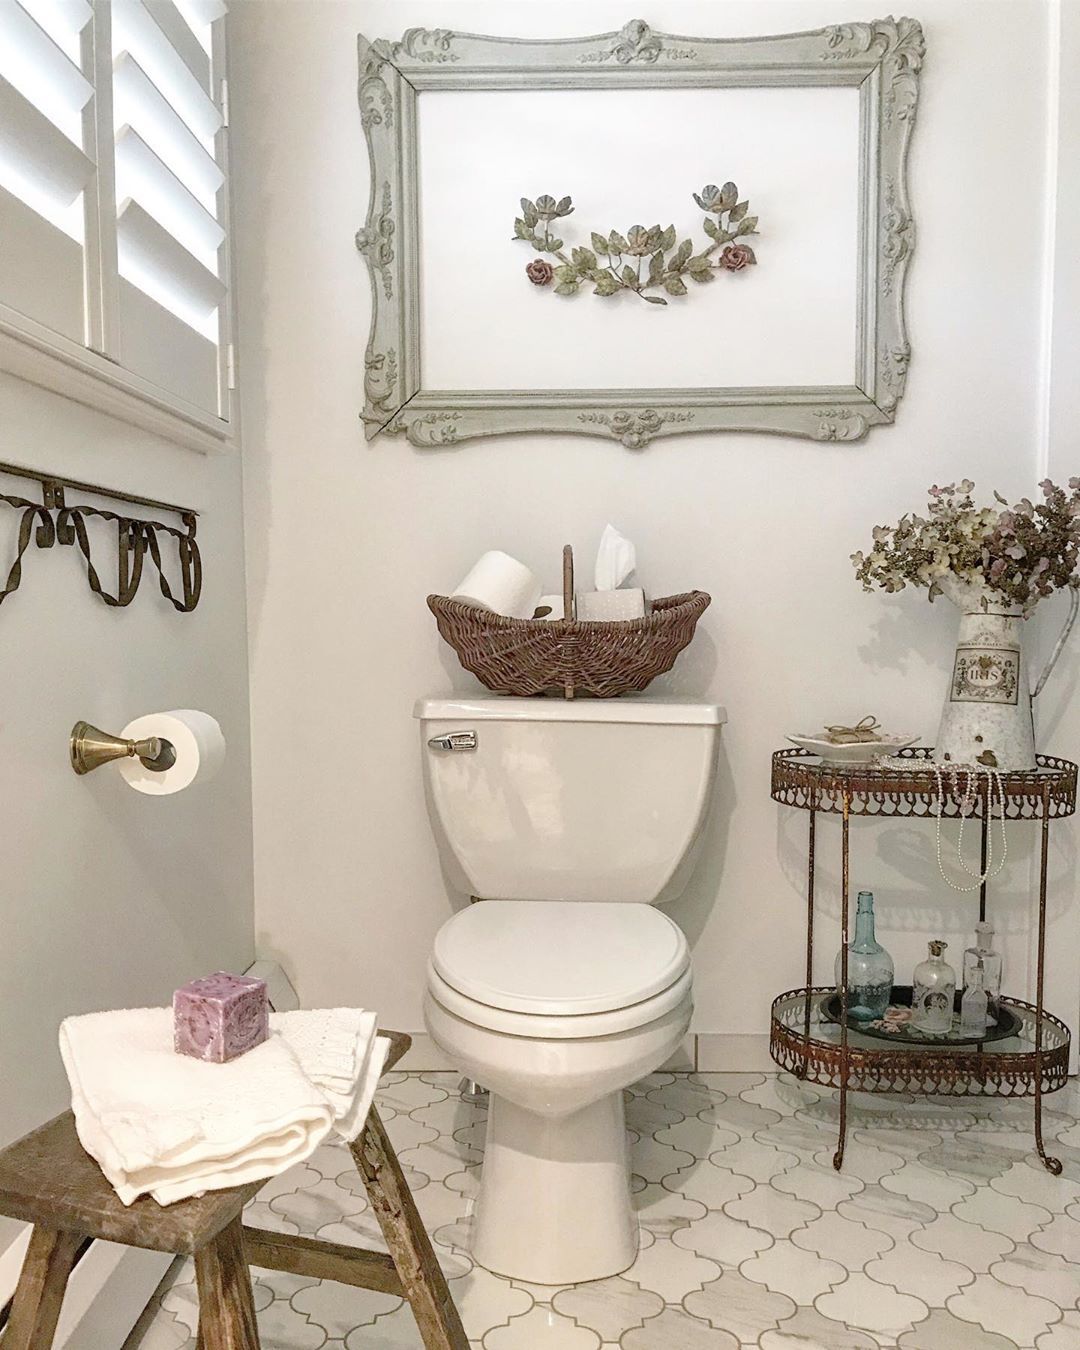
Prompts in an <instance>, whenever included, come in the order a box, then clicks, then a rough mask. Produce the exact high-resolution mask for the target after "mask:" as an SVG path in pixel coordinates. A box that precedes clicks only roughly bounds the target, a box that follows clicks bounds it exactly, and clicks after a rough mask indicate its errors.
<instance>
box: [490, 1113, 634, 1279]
mask: <svg viewBox="0 0 1080 1350" xmlns="http://www.w3.org/2000/svg"><path fill="white" fill-rule="evenodd" d="M473 1235H474V1236H473V1243H472V1255H473V1257H474V1259H475V1260H476V1261H477V1263H478V1264H479V1265H481V1266H483V1267H484V1268H485V1269H486V1270H490V1271H494V1272H495V1273H496V1274H498V1275H506V1276H509V1277H511V1278H513V1279H519V1280H527V1281H528V1282H529V1283H530V1284H571V1283H574V1284H577V1283H581V1282H582V1281H585V1280H602V1279H605V1278H606V1277H607V1276H609V1275H618V1274H620V1273H621V1272H622V1271H624V1270H626V1269H627V1268H628V1267H629V1266H631V1265H633V1263H634V1259H635V1257H636V1256H637V1249H638V1225H637V1218H636V1216H635V1213H634V1208H633V1202H632V1199H631V1193H630V1152H629V1146H628V1143H627V1138H626V1119H625V1112H624V1108H623V1095H622V1092H612V1093H610V1094H609V1095H608V1096H606V1097H602V1098H601V1099H600V1100H599V1101H598V1102H594V1103H593V1104H592V1105H590V1106H586V1107H583V1108H582V1109H581V1110H579V1111H575V1112H573V1113H572V1114H571V1115H565V1116H558V1117H555V1118H552V1117H550V1116H542V1115H538V1114H536V1112H534V1111H526V1110H524V1109H522V1108H521V1107H520V1106H515V1105H514V1103H513V1102H510V1101H508V1100H507V1099H506V1098H505V1097H500V1096H498V1095H497V1094H496V1093H495V1092H492V1093H491V1098H490V1107H489V1115H488V1126H487V1141H486V1143H485V1146H484V1167H483V1176H482V1180H481V1187H480V1196H479V1199H478V1201H477V1206H476V1213H475V1214H474V1217H473Z"/></svg>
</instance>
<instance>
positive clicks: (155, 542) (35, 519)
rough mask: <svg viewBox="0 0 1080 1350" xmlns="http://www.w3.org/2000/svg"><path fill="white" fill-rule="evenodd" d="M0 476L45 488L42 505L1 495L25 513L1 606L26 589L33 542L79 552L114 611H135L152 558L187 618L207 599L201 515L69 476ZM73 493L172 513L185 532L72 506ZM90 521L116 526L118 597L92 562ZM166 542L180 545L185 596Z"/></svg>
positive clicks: (17, 468) (18, 469)
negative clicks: (166, 557) (165, 555)
mask: <svg viewBox="0 0 1080 1350" xmlns="http://www.w3.org/2000/svg"><path fill="white" fill-rule="evenodd" d="M0 473H2V474H12V475H14V476H15V477H17V478H29V479H32V480H33V481H34V482H36V483H38V484H39V486H40V488H41V501H40V502H32V501H29V500H28V499H27V498H25V497H20V496H17V495H12V494H10V493H6V492H0V504H2V505H5V506H10V507H12V508H13V509H14V510H16V511H20V512H21V513H22V515H21V519H20V521H19V535H18V544H17V550H16V555H15V561H14V562H13V563H12V565H11V569H10V571H9V572H8V576H7V582H6V584H5V585H4V588H3V589H2V590H0V604H3V602H4V601H5V600H6V599H7V597H8V596H9V595H11V593H12V592H13V591H17V590H18V589H19V586H20V585H21V583H22V565H23V556H24V554H25V553H26V551H27V549H28V548H29V547H30V543H31V540H32V541H33V542H34V543H35V544H36V545H37V547H38V548H52V546H53V545H54V544H62V545H75V546H77V547H78V549H79V552H80V553H81V554H82V555H83V559H84V561H85V563H86V579H87V582H88V584H89V586H90V589H91V590H92V591H93V592H94V594H95V595H97V596H99V597H100V598H101V599H102V600H103V601H104V602H105V604H107V605H111V606H113V607H114V608H121V609H122V608H123V607H124V606H126V605H130V604H131V602H132V600H133V599H134V598H135V593H136V591H138V589H139V583H140V582H141V581H142V576H143V563H144V562H145V560H146V557H147V555H149V558H150V561H151V563H152V564H153V567H154V569H155V570H156V572H157V577H158V588H159V590H160V591H161V594H162V595H163V596H164V597H165V599H166V600H168V601H169V603H170V604H171V605H172V606H173V608H174V609H176V610H178V611H179V612H180V613H182V614H188V613H190V612H191V611H192V610H193V609H194V608H195V606H196V605H197V604H198V603H199V597H200V595H201V594H202V557H201V555H200V553H199V545H198V543H197V542H196V540H195V525H196V518H197V516H198V512H197V511H194V510H192V509H191V508H190V507H187V506H176V505H174V504H173V503H172V502H162V501H157V500H155V499H154V498H152V497H138V496H135V495H134V494H133V493H129V492H117V491H115V490H114V489H112V488H106V487H101V486H100V485H98V484H96V483H83V482H80V481H79V480H78V479H76V478H68V477H66V476H65V475H63V474H55V473H47V472H45V471H44V470H39V469H27V468H23V467H22V466H21V465H17V464H6V463H3V462H0ZM69 491H70V492H79V493H83V492H86V493H90V494H92V495H93V496H95V497H107V498H109V499H110V500H112V501H116V502H125V503H127V504H129V505H132V506H141V507H150V508H151V509H153V510H156V511H166V512H169V513H171V514H173V515H177V516H179V517H180V521H181V525H182V528H178V527H177V526H175V525H166V524H165V523H164V522H163V521H160V520H148V519H145V518H143V517H141V516H134V515H128V514H122V513H121V512H118V511H108V510H103V509H102V508H100V507H96V506H88V505H86V504H84V503H78V504H76V503H73V502H69V501H68V499H67V494H68V492H69ZM88 518H89V519H97V520H104V521H108V522H109V523H110V524H115V526H116V577H117V582H116V593H115V594H112V593H110V592H109V591H107V590H106V589H105V587H104V586H103V585H102V583H101V579H100V577H99V576H98V571H97V568H96V567H95V566H94V562H93V559H92V558H91V546H90V535H89V532H88V530H87V528H86V522H87V519H88ZM162 536H166V537H171V538H173V539H175V540H176V545H177V552H178V554H179V560H180V587H179V589H180V594H179V595H177V594H175V593H174V591H173V587H172V585H171V584H170V582H169V580H168V578H167V577H166V575H165V571H164V568H163V566H162V561H161V557H162V554H161V537H162Z"/></svg>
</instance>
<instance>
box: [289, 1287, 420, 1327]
mask: <svg viewBox="0 0 1080 1350" xmlns="http://www.w3.org/2000/svg"><path fill="white" fill-rule="evenodd" d="M403 1302H404V1300H403V1299H401V1298H398V1297H396V1296H395V1295H393V1294H379V1293H376V1292H375V1291H374V1290H370V1289H352V1288H350V1287H349V1286H348V1285H344V1284H335V1283H333V1282H332V1281H331V1280H322V1281H319V1282H318V1283H314V1284H309V1285H307V1286H306V1287H305V1288H302V1289H299V1290H297V1292H296V1293H294V1294H293V1295H292V1297H291V1298H290V1299H289V1305H290V1307H291V1308H292V1310H293V1312H295V1313H296V1314H297V1315H298V1317H301V1318H306V1319H307V1320H308V1322H310V1323H311V1324H312V1325H314V1326H318V1327H321V1328H322V1330H323V1331H325V1333H326V1335H327V1336H328V1337H330V1338H331V1339H332V1340H333V1339H335V1338H336V1339H338V1340H343V1339H344V1338H345V1337H346V1336H347V1335H348V1334H349V1332H350V1331H351V1330H352V1329H353V1327H359V1326H370V1325H371V1323H373V1322H374V1321H375V1319H376V1318H378V1317H383V1316H385V1315H386V1314H387V1313H392V1312H394V1311H395V1310H396V1309H398V1308H400V1307H401V1305H402V1303H403Z"/></svg>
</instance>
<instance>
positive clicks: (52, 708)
mask: <svg viewBox="0 0 1080 1350" xmlns="http://www.w3.org/2000/svg"><path fill="white" fill-rule="evenodd" d="M0 460H6V461H11V462H15V463H19V464H23V465H27V466H30V467H34V468H43V469H47V470H52V471H53V472H56V473H61V474H66V475H68V476H70V477H74V478H79V479H82V480H83V481H87V482H91V483H99V484H101V485H103V486H107V487H113V488H117V489H120V490H125V489H126V490H127V491H129V492H133V493H136V494H139V495H143V496H150V497H155V498H158V499H161V500H165V501H173V502H177V503H179V504H182V505H188V506H192V507H194V508H195V509H197V510H198V511H200V512H201V513H202V514H201V515H200V518H199V524H198V538H199V542H200V547H201V549H202V554H203V562H204V567H205V587H204V592H203V599H202V601H201V603H200V604H199V606H198V608H197V609H196V610H195V611H194V613H192V614H177V613H176V612H175V611H174V610H173V608H172V606H171V605H169V604H168V603H167V602H166V601H165V600H164V599H163V597H162V596H161V595H160V594H159V592H158V590H157V586H156V577H155V575H154V574H153V573H152V572H151V571H150V568H149V562H148V563H147V573H146V575H145V576H144V580H143V584H142V587H141V589H140V591H139V593H138V595H137V596H136V597H135V599H134V601H133V602H132V604H131V605H130V606H129V607H128V608H126V609H121V610H117V609H111V608H109V607H108V606H106V605H105V604H103V603H102V601H101V600H99V599H98V598H97V597H96V596H94V595H92V594H91V593H90V591H89V589H88V587H87V584H86V578H85V573H84V572H83V571H82V570H81V557H80V555H78V553H77V551H76V550H75V549H74V548H61V547H58V546H56V547H54V548H53V549H52V550H50V551H41V550H38V549H37V548H35V547H31V549H30V550H29V552H28V554H27V555H26V557H25V558H24V563H23V582H22V586H21V588H20V589H19V590H18V591H17V592H15V594H14V595H11V596H9V597H8V598H7V599H6V600H5V601H4V603H3V605H0V653H2V654H0V691H2V694H0V775H2V784H3V790H2V800H3V837H4V845H3V867H4V871H3V883H2V885H0V1010H2V1014H0V1082H3V1084H4V1091H3V1094H2V1095H0V1145H3V1144H6V1143H8V1142H10V1141H11V1140H12V1139H14V1138H16V1137H17V1136H19V1135H20V1134H22V1133H24V1132H25V1131H26V1130H28V1129H30V1128H32V1127H33V1126H35V1125H38V1124H40V1123H41V1122H42V1121H44V1120H46V1119H48V1117H49V1116H51V1115H54V1114H55V1113H56V1112H58V1111H61V1110H63V1109H64V1107H65V1106H67V1105H68V1102H69V1095H68V1089H67V1081H66V1079H65V1077H64V1071H63V1067H62V1066H61V1063H60V1057H59V1054H58V1052H57V1048H56V1031H57V1025H58V1023H59V1022H60V1019H61V1018H63V1017H65V1016H67V1015H68V1014H70V1013H81V1012H88V1011H92V1010H95V1009H99V1008H109V1007H131V1006H135V1007H138V1006H141V1005H145V1004H151V1003H154V1004H160V1003H164V1002H167V1001H168V999H169V998H170V996H171V994H172V991H173V989H174V988H175V987H176V986H177V985H178V984H180V983H182V982H183V981H185V980H187V979H190V978H192V977H193V976H195V975H201V974H205V973H206V971H208V970H214V969H217V968H219V967H222V966H224V967H226V968H231V969H239V970H242V969H244V968H245V966H246V965H248V964H249V963H250V960H251V957H252V953H253V942H252V917H251V915H252V880H251V807H250V782H251V776H250V755H249V731H248V696H247V650H246V631H245V614H244V554H243V535H242V529H241V493H240V460H239V456H238V455H237V454H232V455H230V456H217V457H206V456H204V455H200V454H196V453H194V452H192V451H190V450H181V449H178V448H175V447H170V446H168V445H166V444H164V443H163V442H161V441H159V440H156V439H155V438H154V437H152V436H150V435H149V434H146V433H143V432H139V431H136V430H134V429H132V428H128V427H125V426H123V425H121V424H119V423H117V422H115V421H113V420H111V419H110V418H108V417H105V416H104V415H101V414H98V413H95V412H91V411H90V410H88V409H86V408H83V407H81V406H79V405H78V404H75V403H71V402H69V401H67V400H66V399H62V398H60V397H58V396H56V395H54V394H50V393H47V392H46V391H45V390H43V389H39V388H36V387H34V386H32V385H27V384H23V383H22V382H21V381H19V380H16V379H15V378H13V377H11V376H7V375H0ZM0 483H2V487H0V491H3V492H6V493H11V494H15V495H20V496H24V497H27V498H30V499H32V500H33V499H35V498H36V499H37V500H40V497H36V494H37V493H38V488H37V487H36V485H35V484H33V483H31V482H25V483H24V482H22V481H21V480H18V479H13V478H8V477H5V478H3V479H0ZM81 499H82V498H81V495H80V494H77V493H71V494H70V496H69V500H70V501H78V500H81ZM86 500H89V501H91V502H93V501H94V500H95V499H93V498H86ZM96 504H98V505H104V506H111V507H114V508H116V504H115V503H109V502H104V501H97V502H96ZM116 509H121V510H122V509H123V508H122V507H119V508H116ZM131 509H132V512H133V513H135V514H138V513H139V510H140V509H139V508H135V507H133V508H131ZM18 519H19V517H18V514H17V513H16V512H15V511H11V510H9V509H8V508H7V507H4V508H3V509H2V510H0V574H2V577H3V578H6V575H7V568H8V566H9V565H10V560H11V559H12V558H13V557H14V551H13V541H14V536H15V530H16V528H17V524H18ZM113 538H114V536H113ZM102 542H103V543H106V542H111V541H106V540H104V539H103V540H102ZM114 547H115V545H114ZM114 556H115V554H114ZM107 557H108V554H107V552H103V553H102V555H101V558H100V559H99V560H98V561H99V571H100V575H101V579H102V582H103V584H104V585H105V586H106V587H112V586H114V585H115V576H114V571H115V566H113V567H112V568H110V567H109V566H107V565H105V560H106V559H107ZM165 565H166V567H168V565H169V563H168V560H167V559H166V564H165ZM174 569H175V563H174ZM173 575H175V570H174V572H173ZM2 584H3V580H2V579H0V585H2ZM174 707H197V708H204V709H205V710H206V711H208V712H210V713H212V714H213V715H214V716H215V717H217V718H218V719H219V720H220V722H221V725H222V728H223V729H224V732H225V735H226V738H227V741H228V755H227V758H226V762H225V765H224V767H223V768H222V770H221V773H220V775H219V776H218V778H217V779H216V780H215V781H214V782H212V783H210V784H207V785H205V786H204V785H196V786H194V787H192V788H191V789H190V790H189V791H187V792H185V793H182V794H179V795H176V796H173V797H166V798H151V797H146V796H143V795H141V794H139V793H136V792H133V791H132V790H131V789H130V788H128V787H126V786H125V785H124V784H123V783H122V782H121V779H120V776H119V774H118V773H117V772H116V771H115V769H113V768H110V767H105V768H103V769H99V770H98V771H97V772H95V773H94V774H92V775H90V776H88V777H86V778H77V777H76V776H75V774H74V773H73V772H72V770H71V767H70V765H69V762H68V734H69V732H70V730H71V727H72V724H73V723H74V722H75V721H76V720H77V719H79V718H86V719H87V720H89V721H91V722H93V723H95V724H96V725H98V726H100V727H103V728H105V729H106V730H108V731H114V732H118V731H119V730H120V729H121V728H122V727H123V726H124V725H125V724H126V723H127V722H128V721H129V720H130V719H131V718H133V717H135V716H137V715H138V714H140V713H145V712H151V711H154V710H156V709H163V708H174ZM12 1233H13V1227H12V1226H10V1225H9V1226H5V1227H2V1228H0V1248H2V1247H3V1246H4V1245H6V1242H7V1240H8V1239H9V1237H10V1236H11V1235H12Z"/></svg>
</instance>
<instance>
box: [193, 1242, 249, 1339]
mask: <svg viewBox="0 0 1080 1350" xmlns="http://www.w3.org/2000/svg"><path fill="white" fill-rule="evenodd" d="M195 1282H196V1284H197V1285H198V1289H199V1347H200V1350H259V1332H258V1328H257V1327H256V1325H255V1303H254V1300H253V1298H252V1294H251V1276H250V1275H249V1273H248V1266H247V1261H246V1260H245V1258H244V1235H243V1225H242V1223H241V1220H240V1218H239V1217H237V1218H235V1219H234V1220H233V1221H232V1223H230V1224H229V1226H228V1227H227V1228H223V1229H222V1230H221V1232H220V1233H219V1234H218V1235H217V1237H216V1238H214V1239H213V1241H211V1242H208V1243H207V1244H206V1246H205V1247H200V1248H199V1250H198V1251H197V1252H196V1253H195Z"/></svg>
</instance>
